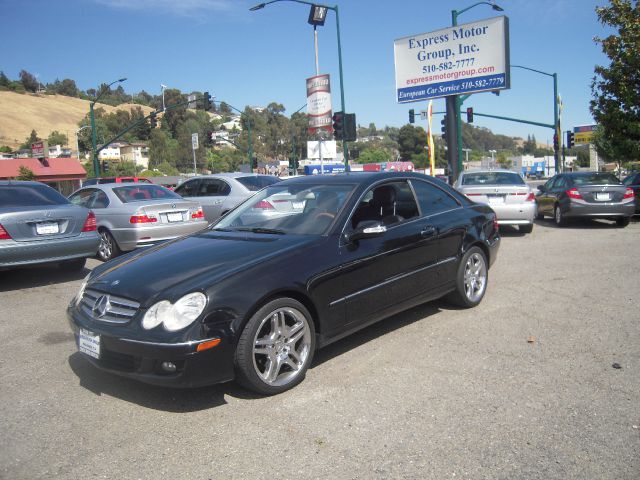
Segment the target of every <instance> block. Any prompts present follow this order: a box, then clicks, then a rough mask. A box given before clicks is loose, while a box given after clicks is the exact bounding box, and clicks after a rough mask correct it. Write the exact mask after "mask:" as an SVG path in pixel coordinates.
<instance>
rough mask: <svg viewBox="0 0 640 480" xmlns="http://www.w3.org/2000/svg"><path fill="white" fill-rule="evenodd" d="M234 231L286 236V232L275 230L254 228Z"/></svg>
mask: <svg viewBox="0 0 640 480" xmlns="http://www.w3.org/2000/svg"><path fill="white" fill-rule="evenodd" d="M234 230H237V231H239V232H252V233H269V234H273V235H285V234H286V232H285V231H284V230H277V229H275V228H262V227H254V228H247V227H239V228H235V229H234Z"/></svg>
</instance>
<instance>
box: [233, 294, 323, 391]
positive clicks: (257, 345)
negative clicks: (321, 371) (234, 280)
mask: <svg viewBox="0 0 640 480" xmlns="http://www.w3.org/2000/svg"><path fill="white" fill-rule="evenodd" d="M315 346H316V337H315V329H314V325H313V320H312V319H311V315H310V314H309V312H308V310H307V309H306V308H305V307H304V305H302V304H301V303H300V302H298V301H297V300H294V299H292V298H278V299H275V300H272V301H270V302H269V303H267V304H265V305H264V306H263V307H262V308H260V309H259V310H258V311H257V312H256V313H255V314H254V315H253V316H252V317H251V318H250V319H249V321H248V322H247V324H246V325H245V327H244V330H243V331H242V334H241V335H240V340H239V341H238V346H237V348H236V355H235V366H236V374H237V380H238V382H239V383H240V384H242V385H243V386H245V387H246V388H248V389H250V390H253V391H255V392H258V393H261V394H265V395H275V394H277V393H281V392H284V391H286V390H289V389H290V388H293V387H295V386H296V385H298V384H299V383H300V382H302V380H304V376H305V374H306V372H307V369H308V368H309V365H310V364H311V360H312V359H313V353H314V350H315Z"/></svg>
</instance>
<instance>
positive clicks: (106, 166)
mask: <svg viewBox="0 0 640 480" xmlns="http://www.w3.org/2000/svg"><path fill="white" fill-rule="evenodd" d="M108 171H109V162H107V161H106V160H103V161H102V173H107V172H108Z"/></svg>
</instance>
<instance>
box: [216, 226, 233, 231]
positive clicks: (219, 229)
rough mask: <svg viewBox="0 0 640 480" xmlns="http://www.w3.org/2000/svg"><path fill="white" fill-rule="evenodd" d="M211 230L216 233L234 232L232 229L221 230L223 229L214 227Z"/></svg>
mask: <svg viewBox="0 0 640 480" xmlns="http://www.w3.org/2000/svg"><path fill="white" fill-rule="evenodd" d="M211 230H214V231H216V232H232V231H233V230H232V229H230V228H221V227H213V228H211Z"/></svg>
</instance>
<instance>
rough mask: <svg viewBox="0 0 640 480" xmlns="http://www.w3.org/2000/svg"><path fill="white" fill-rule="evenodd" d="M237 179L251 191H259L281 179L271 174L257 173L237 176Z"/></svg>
mask: <svg viewBox="0 0 640 480" xmlns="http://www.w3.org/2000/svg"><path fill="white" fill-rule="evenodd" d="M236 180H237V181H238V182H239V183H241V184H242V186H243V187H244V188H246V189H247V190H249V191H251V192H257V191H258V190H260V189H261V188H264V187H268V186H269V185H273V184H274V183H277V182H279V181H280V179H279V178H278V177H272V176H270V175H255V176H249V177H236Z"/></svg>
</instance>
